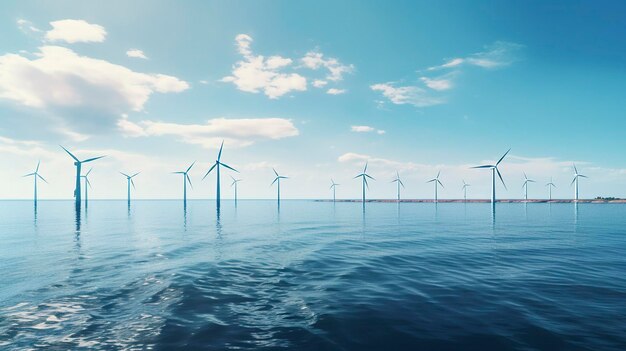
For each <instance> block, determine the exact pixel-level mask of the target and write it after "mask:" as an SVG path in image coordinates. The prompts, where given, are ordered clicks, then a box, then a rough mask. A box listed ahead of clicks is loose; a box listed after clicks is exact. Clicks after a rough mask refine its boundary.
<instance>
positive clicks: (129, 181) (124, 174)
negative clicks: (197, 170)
mask: <svg viewBox="0 0 626 351" xmlns="http://www.w3.org/2000/svg"><path fill="white" fill-rule="evenodd" d="M139 173H141V172H137V173H135V174H133V175H132V176H131V175H128V174H126V173H122V172H120V174H122V175H123V176H124V177H126V182H127V192H128V206H130V185H131V184H132V185H133V189H135V182H134V181H133V178H134V177H135V176H136V175H137V174H139Z"/></svg>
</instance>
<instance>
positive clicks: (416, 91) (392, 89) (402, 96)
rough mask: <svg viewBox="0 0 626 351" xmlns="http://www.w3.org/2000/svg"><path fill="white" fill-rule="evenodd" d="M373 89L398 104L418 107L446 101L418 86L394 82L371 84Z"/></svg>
mask: <svg viewBox="0 0 626 351" xmlns="http://www.w3.org/2000/svg"><path fill="white" fill-rule="evenodd" d="M370 88H371V89H372V90H373V91H380V92H381V93H382V94H383V96H384V97H386V98H387V99H389V101H391V102H392V103H394V104H396V105H404V104H410V105H413V106H416V107H426V106H433V105H439V104H442V103H444V102H445V100H444V99H443V98H441V97H435V96H432V95H430V94H429V93H428V92H427V91H425V90H424V89H422V88H420V87H417V86H395V85H394V83H393V82H388V83H379V84H374V85H371V86H370Z"/></svg>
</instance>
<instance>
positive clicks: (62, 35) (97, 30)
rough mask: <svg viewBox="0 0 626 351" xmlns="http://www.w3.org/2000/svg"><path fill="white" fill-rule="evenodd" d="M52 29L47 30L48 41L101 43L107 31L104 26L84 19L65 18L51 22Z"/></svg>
mask: <svg viewBox="0 0 626 351" xmlns="http://www.w3.org/2000/svg"><path fill="white" fill-rule="evenodd" d="M50 25H51V26H52V29H51V30H49V31H47V32H46V35H45V38H46V40H48V41H64V42H66V43H70V44H73V43H90V42H93V43H101V42H103V41H104V39H105V38H106V35H107V32H106V30H105V29H104V27H103V26H101V25H98V24H92V23H88V22H87V21H84V20H74V19H64V20H59V21H53V22H50Z"/></svg>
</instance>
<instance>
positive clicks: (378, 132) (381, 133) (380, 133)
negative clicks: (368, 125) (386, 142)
mask: <svg viewBox="0 0 626 351" xmlns="http://www.w3.org/2000/svg"><path fill="white" fill-rule="evenodd" d="M385 133H387V132H386V131H384V130H382V129H379V130H377V131H376V134H379V135H383V134H385Z"/></svg>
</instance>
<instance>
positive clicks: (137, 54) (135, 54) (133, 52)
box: [126, 49, 148, 60]
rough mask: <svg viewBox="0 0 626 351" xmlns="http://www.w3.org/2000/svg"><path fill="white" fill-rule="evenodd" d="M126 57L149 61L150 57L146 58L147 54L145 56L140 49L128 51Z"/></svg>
mask: <svg viewBox="0 0 626 351" xmlns="http://www.w3.org/2000/svg"><path fill="white" fill-rule="evenodd" d="M126 56H128V57H134V58H140V59H144V60H147V59H148V56H146V54H144V52H143V51H142V50H139V49H129V50H128V51H126Z"/></svg>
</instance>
